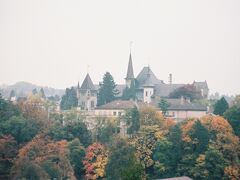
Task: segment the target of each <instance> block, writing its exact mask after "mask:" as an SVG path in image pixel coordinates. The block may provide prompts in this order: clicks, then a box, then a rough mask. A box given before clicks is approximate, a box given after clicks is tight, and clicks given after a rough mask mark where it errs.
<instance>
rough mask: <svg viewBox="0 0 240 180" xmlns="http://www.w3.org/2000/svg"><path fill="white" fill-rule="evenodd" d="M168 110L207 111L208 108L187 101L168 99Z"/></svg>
mask: <svg viewBox="0 0 240 180" xmlns="http://www.w3.org/2000/svg"><path fill="white" fill-rule="evenodd" d="M166 100H167V102H168V103H169V105H170V106H169V107H168V110H187V111H207V106H204V105H201V104H196V103H193V102H189V101H187V100H185V99H166Z"/></svg>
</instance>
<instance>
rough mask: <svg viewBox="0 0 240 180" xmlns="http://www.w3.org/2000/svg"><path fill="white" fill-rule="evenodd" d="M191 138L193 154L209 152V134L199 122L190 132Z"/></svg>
mask: <svg viewBox="0 0 240 180" xmlns="http://www.w3.org/2000/svg"><path fill="white" fill-rule="evenodd" d="M189 136H190V137H191V139H192V142H191V145H192V151H193V153H197V154H201V153H203V152H205V151H206V150H207V147H208V142H209V133H208V130H207V129H206V128H205V127H204V126H203V125H202V124H201V122H200V121H199V120H197V121H196V122H195V123H194V125H193V127H192V129H191V130H190V132H189Z"/></svg>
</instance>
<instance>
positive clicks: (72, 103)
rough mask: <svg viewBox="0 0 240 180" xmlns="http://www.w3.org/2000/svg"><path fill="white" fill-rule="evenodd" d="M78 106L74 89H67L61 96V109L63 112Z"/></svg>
mask: <svg viewBox="0 0 240 180" xmlns="http://www.w3.org/2000/svg"><path fill="white" fill-rule="evenodd" d="M77 105H78V99H77V93H76V91H75V89H74V88H73V87H72V88H71V89H69V88H67V89H66V91H65V94H64V95H63V96H62V100H61V104H60V106H61V109H63V110H69V109H71V108H73V107H77Z"/></svg>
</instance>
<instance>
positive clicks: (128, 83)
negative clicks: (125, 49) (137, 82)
mask: <svg viewBox="0 0 240 180" xmlns="http://www.w3.org/2000/svg"><path fill="white" fill-rule="evenodd" d="M134 79H135V78H134V73H133V65H132V55H131V52H130V55H129V62H128V69H127V76H126V78H125V81H126V86H127V87H128V88H130V86H131V83H132V82H133V83H134Z"/></svg>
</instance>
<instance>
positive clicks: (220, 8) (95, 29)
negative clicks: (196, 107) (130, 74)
mask: <svg viewBox="0 0 240 180" xmlns="http://www.w3.org/2000/svg"><path fill="white" fill-rule="evenodd" d="M130 41H133V46H132V56H133V65H134V73H135V76H136V75H137V74H138V73H139V72H140V70H141V69H142V68H143V66H147V65H148V64H149V65H150V67H151V68H152V70H153V72H154V73H155V74H156V75H157V76H158V78H159V79H162V80H164V81H165V82H168V74H169V73H172V74H173V82H174V83H192V81H194V80H196V81H204V80H207V81H208V85H209V88H210V90H211V92H215V91H218V92H220V93H224V94H240V1H239V0H235V1H234V0H225V1H223V0H215V1H213V0H201V1H185V0H181V1H180V0H176V1H172V0H164V1H163V0H156V1H151V0H146V1H142V0H136V1H133V0H120V1H115V0H109V1H105V0H96V1H92V0H86V1H81V0H76V1H62V0H51V1H46V0H38V1H35V0H28V1H26V0H21V1H19V0H0V84H3V83H7V84H13V83H15V82H17V81H28V82H32V83H34V84H38V85H47V86H51V87H55V88H66V87H69V86H71V85H76V84H77V81H78V80H79V81H80V83H82V81H83V79H84V77H85V75H86V73H87V69H88V68H87V67H88V65H90V68H89V72H90V76H91V78H92V80H93V81H94V83H98V82H99V81H101V79H102V76H103V74H104V73H105V72H106V71H109V72H110V73H111V74H112V75H113V77H114V79H115V81H116V82H117V83H124V78H125V76H126V70H127V64H128V57H129V42H130Z"/></svg>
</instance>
